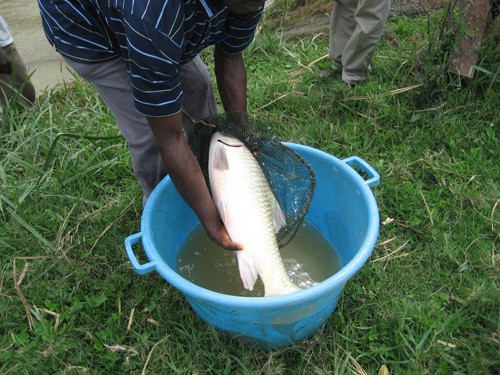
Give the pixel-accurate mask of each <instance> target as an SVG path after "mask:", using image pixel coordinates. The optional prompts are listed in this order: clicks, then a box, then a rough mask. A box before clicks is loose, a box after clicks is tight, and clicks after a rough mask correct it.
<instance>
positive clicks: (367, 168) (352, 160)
mask: <svg viewBox="0 0 500 375" xmlns="http://www.w3.org/2000/svg"><path fill="white" fill-rule="evenodd" d="M343 162H344V163H346V164H348V165H350V166H351V167H352V166H353V165H355V166H357V167H359V168H360V169H361V170H362V171H363V172H365V173H366V174H367V175H368V177H369V179H368V180H366V181H365V183H366V184H367V185H368V186H370V187H374V186H377V185H378V184H379V183H380V175H379V174H378V173H377V171H376V170H375V169H373V167H372V166H371V165H370V164H368V163H367V162H366V161H364V160H363V159H361V158H360V157H359V156H350V157H348V158H346V159H344V160H343Z"/></svg>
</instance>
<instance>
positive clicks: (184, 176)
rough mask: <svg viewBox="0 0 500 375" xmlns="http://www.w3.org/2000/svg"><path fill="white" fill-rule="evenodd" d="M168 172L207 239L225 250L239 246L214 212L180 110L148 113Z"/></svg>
mask: <svg viewBox="0 0 500 375" xmlns="http://www.w3.org/2000/svg"><path fill="white" fill-rule="evenodd" d="M147 121H148V123H149V126H150V127H151V130H152V131H153V134H154V136H155V138H156V141H157V144H158V149H159V150H160V154H161V156H162V159H163V162H164V163H165V166H166V168H167V172H168V174H169V176H170V178H171V179H172V182H173V183H174V185H175V187H176V189H177V191H178V192H179V194H180V195H181V196H182V198H183V199H184V200H185V201H186V203H187V204H188V205H189V206H190V207H191V208H192V209H193V211H194V212H195V213H196V215H197V216H198V218H199V219H200V221H201V223H202V225H203V227H204V228H205V231H206V232H207V234H208V236H209V237H210V239H211V240H212V241H214V242H216V243H217V244H219V245H220V246H222V247H223V248H225V249H228V250H240V249H241V248H242V247H241V245H239V244H237V243H234V242H233V241H232V240H231V238H230V237H229V234H228V233H227V231H226V228H225V226H224V224H223V223H222V221H221V219H220V218H219V216H218V214H217V209H216V207H215V204H214V202H213V200H212V197H211V196H210V193H209V191H208V188H207V185H206V183H205V179H204V177H203V173H202V172H201V169H200V166H199V164H198V161H197V160H196V157H195V156H194V154H193V152H192V151H191V149H190V148H189V145H188V143H187V141H186V139H185V137H184V134H183V131H182V114H181V113H177V114H175V115H172V116H168V117H147Z"/></svg>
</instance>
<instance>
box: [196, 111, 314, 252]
mask: <svg viewBox="0 0 500 375" xmlns="http://www.w3.org/2000/svg"><path fill="white" fill-rule="evenodd" d="M216 131H218V132H220V133H221V134H222V135H225V136H228V137H233V138H236V139H239V140H240V141H241V142H243V143H244V144H245V146H246V147H247V148H248V149H249V150H250V151H251V152H252V153H253V155H254V156H255V158H256V160H257V161H258V163H259V165H260V167H261V168H262V171H263V172H264V175H265V176H266V178H267V181H268V182H269V186H270V188H271V190H272V192H273V194H274V196H275V197H276V200H277V201H278V202H279V204H280V206H281V209H282V211H283V213H284V215H285V218H286V225H285V226H283V227H282V228H281V229H280V230H279V232H278V233H277V240H278V245H279V246H280V247H283V246H285V245H286V244H287V243H288V242H290V240H291V239H292V238H293V236H294V235H295V232H296V231H297V229H298V228H299V226H300V224H301V223H302V221H303V219H304V217H305V215H306V214H307V211H308V210H309V205H310V203H311V200H312V197H313V193H314V187H315V184H316V180H315V177H314V172H313V171H312V169H311V167H310V166H309V164H307V162H306V161H305V160H304V159H303V158H302V157H301V156H300V155H299V154H298V153H297V152H295V151H294V150H292V149H291V148H289V147H287V146H285V145H283V144H282V143H281V142H280V141H278V140H277V139H276V135H275V134H274V133H273V131H272V128H271V127H270V126H269V125H268V124H266V123H264V122H263V121H261V120H258V119H256V118H253V117H252V118H250V117H248V116H247V115H246V114H244V113H226V114H221V115H217V116H213V117H209V118H206V119H203V120H200V121H198V122H196V123H195V124H194V128H193V131H192V133H191V135H190V137H189V144H190V147H191V149H192V150H193V153H194V154H195V156H196V158H197V159H198V162H199V164H200V167H201V170H202V171H203V174H204V177H205V180H206V182H207V185H208V186H209V187H210V180H209V177H208V155H209V149H210V141H211V138H212V135H213V133H215V132H216Z"/></svg>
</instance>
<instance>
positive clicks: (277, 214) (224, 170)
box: [209, 132, 299, 296]
mask: <svg viewBox="0 0 500 375" xmlns="http://www.w3.org/2000/svg"><path fill="white" fill-rule="evenodd" d="M209 179H210V186H211V190H212V195H213V198H214V202H215V205H216V206H217V209H218V211H219V214H220V215H221V218H222V221H223V222H224V224H225V226H226V228H227V231H228V233H229V235H230V236H231V238H232V239H233V240H234V241H235V242H239V243H240V244H242V246H243V250H241V251H238V252H237V257H238V267H239V269H240V275H241V278H242V281H243V285H244V287H245V288H246V289H249V290H252V289H253V286H254V284H255V281H256V279H257V276H260V277H261V279H262V281H263V283H264V289H265V295H266V296H272V295H279V294H286V293H291V292H294V291H297V290H299V288H298V287H297V286H296V285H295V284H293V283H292V281H291V280H290V278H289V276H288V274H287V272H286V270H285V267H284V265H283V261H282V259H281V255H280V252H279V247H278V243H277V240H276V232H277V230H279V228H280V227H281V226H282V225H284V224H285V218H284V215H283V213H282V211H281V209H280V208H279V205H278V203H277V201H276V199H275V197H274V195H273V193H272V191H271V189H270V187H269V184H268V182H267V179H266V177H265V175H264V173H263V172H262V169H261V167H260V165H259V163H258V162H257V160H256V159H255V157H254V156H253V155H252V153H251V152H250V151H249V150H248V148H247V147H245V146H244V144H243V143H242V142H241V141H239V140H237V139H235V138H231V137H226V136H222V135H221V134H220V133H218V132H216V133H215V134H214V135H213V136H212V140H211V144H210V154H209Z"/></svg>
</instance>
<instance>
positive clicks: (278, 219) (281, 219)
mask: <svg viewBox="0 0 500 375" xmlns="http://www.w3.org/2000/svg"><path fill="white" fill-rule="evenodd" d="M273 223H274V230H275V232H276V233H278V232H279V230H280V229H281V228H283V227H284V226H285V225H286V217H285V214H284V213H283V210H282V209H281V206H280V204H279V202H278V200H277V199H276V198H274V205H273Z"/></svg>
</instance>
